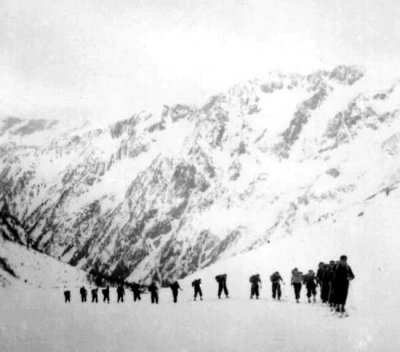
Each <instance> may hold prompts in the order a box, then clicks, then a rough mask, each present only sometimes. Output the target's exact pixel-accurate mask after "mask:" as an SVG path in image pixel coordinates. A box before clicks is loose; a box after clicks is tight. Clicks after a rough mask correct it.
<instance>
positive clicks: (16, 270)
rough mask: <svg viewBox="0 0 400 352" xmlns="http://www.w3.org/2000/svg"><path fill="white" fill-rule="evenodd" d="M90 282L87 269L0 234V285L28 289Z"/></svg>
mask: <svg viewBox="0 0 400 352" xmlns="http://www.w3.org/2000/svg"><path fill="white" fill-rule="evenodd" d="M4 266H5V267H6V268H5V267H4ZM88 283H89V277H88V275H87V274H86V273H85V272H83V271H81V270H78V269H77V268H74V267H72V266H70V265H67V264H65V263H62V262H60V261H58V260H55V259H54V258H51V257H49V256H47V255H45V254H42V253H39V252H36V251H34V250H28V249H26V247H23V246H21V245H19V244H17V243H13V242H10V241H8V240H4V239H2V238H1V236H0V286H3V287H4V286H9V285H11V287H13V288H16V289H18V288H20V289H22V290H24V291H25V290H26V291H28V292H29V290H30V289H32V287H33V288H60V287H64V286H68V287H71V286H73V287H75V286H76V287H78V286H79V285H81V284H88Z"/></svg>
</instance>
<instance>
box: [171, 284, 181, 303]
mask: <svg viewBox="0 0 400 352" xmlns="http://www.w3.org/2000/svg"><path fill="white" fill-rule="evenodd" d="M169 287H170V288H171V290H172V297H173V299H174V303H177V302H178V292H179V290H181V291H182V289H181V287H180V286H179V282H178V281H175V282H174V283H173V284H171V285H169Z"/></svg>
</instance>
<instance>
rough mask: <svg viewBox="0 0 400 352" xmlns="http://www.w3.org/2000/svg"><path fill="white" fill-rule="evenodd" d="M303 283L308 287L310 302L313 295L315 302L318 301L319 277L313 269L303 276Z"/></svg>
mask: <svg viewBox="0 0 400 352" xmlns="http://www.w3.org/2000/svg"><path fill="white" fill-rule="evenodd" d="M303 283H304V285H305V286H306V289H307V298H308V303H311V296H312V297H313V302H316V301H317V300H316V298H315V296H316V295H317V278H316V277H315V273H314V271H312V270H309V271H308V273H307V274H306V275H304V277H303Z"/></svg>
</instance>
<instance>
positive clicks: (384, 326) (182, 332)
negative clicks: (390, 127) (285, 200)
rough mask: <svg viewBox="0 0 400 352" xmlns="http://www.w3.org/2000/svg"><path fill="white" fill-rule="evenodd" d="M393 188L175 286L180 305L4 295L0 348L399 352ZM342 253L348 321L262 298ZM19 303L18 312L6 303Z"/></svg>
mask: <svg viewBox="0 0 400 352" xmlns="http://www.w3.org/2000/svg"><path fill="white" fill-rule="evenodd" d="M399 202H400V189H399V188H397V186H393V187H392V188H390V189H386V190H383V191H382V192H380V193H378V194H371V195H370V197H369V199H364V200H363V201H361V202H359V203H357V204H355V205H354V206H352V207H349V208H346V209H343V210H342V211H340V212H338V213H337V214H335V215H333V216H331V217H330V218H329V219H326V220H324V221H321V222H320V223H317V224H314V225H312V226H309V227H303V228H299V229H298V232H297V233H296V236H290V237H289V236H288V237H285V238H280V239H276V240H275V241H271V242H270V243H269V244H265V245H263V246H261V247H260V248H258V249H257V250H253V251H251V252H248V253H244V254H239V255H237V256H235V257H232V258H229V259H226V260H221V261H219V262H218V263H216V264H214V265H212V266H210V267H208V268H206V269H203V270H201V271H199V272H196V273H195V274H193V275H192V276H189V277H187V278H185V279H184V280H181V281H180V284H181V286H182V288H183V291H181V292H180V294H179V302H178V304H174V303H172V297H171V293H170V290H169V289H163V290H161V298H160V304H159V305H158V306H155V305H151V304H150V297H149V296H148V295H143V297H142V301H141V302H140V303H134V302H133V300H132V294H131V293H130V292H128V293H127V296H126V302H125V303H124V304H117V303H116V295H115V289H112V297H111V300H112V302H111V304H110V305H108V304H103V303H99V304H91V303H87V304H81V303H80V302H79V299H78V289H77V288H74V289H73V291H72V303H71V304H68V305H65V304H64V303H63V297H62V290H60V289H55V290H37V289H34V288H29V290H26V289H24V290H19V289H17V288H15V287H14V288H6V289H2V291H0V292H1V295H2V300H1V301H0V314H1V316H6V317H7V322H4V321H3V320H0V337H1V338H0V348H1V349H2V350H6V351H31V350H41V351H50V350H51V351H72V350H73V351H88V350H97V351H110V350H118V351H131V350H132V349H134V350H138V351H143V352H145V351H165V350H170V351H188V352H192V351H193V352H194V351H210V352H211V351H266V350H270V349H272V350H276V351H294V352H297V351H304V352H305V351H332V352H333V351H368V352H369V351H397V350H398V349H399V348H400V340H399V339H398V336H397V335H398V334H397V331H398V328H399V324H398V319H397V318H398V312H399V308H400V304H399V302H398V299H397V296H396V295H395V294H393V293H394V292H397V291H396V290H397V288H398V286H399V284H400V278H399V276H398V272H399V270H400V264H399V262H398V261H397V260H396V259H397V257H398V252H399V250H400V238H399V236H398V228H399V226H400V219H399V217H398V204H399ZM343 253H346V254H347V255H348V256H349V264H350V265H351V266H352V269H353V271H354V273H355V275H356V279H355V280H354V281H353V282H352V283H351V287H350V294H349V298H348V311H349V313H350V316H349V317H348V318H344V319H340V318H338V317H337V316H332V315H331V314H330V312H329V309H328V308H327V307H324V306H322V305H321V304H320V303H317V304H308V303H306V298H305V293H304V288H303V292H302V300H301V304H296V303H295V302H294V297H293V292H292V289H291V287H289V286H288V285H286V286H283V300H282V301H281V302H274V301H272V299H271V298H270V283H269V280H268V277H269V275H270V274H271V272H273V271H275V270H279V271H280V272H281V274H282V276H283V278H284V280H285V281H286V282H289V273H290V271H291V269H292V268H293V267H294V266H297V267H298V268H299V269H301V270H308V269H316V265H317V263H318V262H319V261H320V260H324V261H328V260H330V259H336V258H337V257H338V256H339V255H341V254H343ZM219 273H228V288H229V290H230V296H231V298H230V299H228V300H226V299H221V300H218V299H216V292H217V284H216V282H215V280H214V276H215V275H216V274H219ZM253 273H260V274H261V278H262V280H263V288H262V290H261V299H260V300H258V301H256V300H253V301H251V300H250V299H249V289H250V284H249V282H248V278H249V276H250V275H251V274H253ZM198 277H200V278H202V281H203V287H202V289H203V293H204V301H202V302H200V301H197V302H193V300H192V287H191V285H190V284H191V281H192V279H193V278H198ZM6 302H18V304H6Z"/></svg>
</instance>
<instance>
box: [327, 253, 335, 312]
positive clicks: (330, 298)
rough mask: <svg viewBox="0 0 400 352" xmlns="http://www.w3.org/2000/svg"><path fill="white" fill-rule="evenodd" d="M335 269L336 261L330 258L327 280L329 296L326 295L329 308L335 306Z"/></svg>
mask: <svg viewBox="0 0 400 352" xmlns="http://www.w3.org/2000/svg"><path fill="white" fill-rule="evenodd" d="M335 270H336V262H335V261H334V260H331V261H330V262H329V272H330V275H329V276H330V282H329V296H328V303H329V306H330V307H331V309H334V308H335V304H334V302H333V277H334V276H335Z"/></svg>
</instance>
